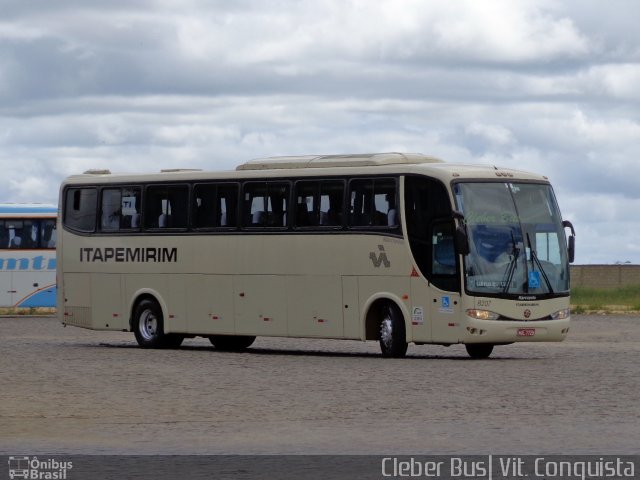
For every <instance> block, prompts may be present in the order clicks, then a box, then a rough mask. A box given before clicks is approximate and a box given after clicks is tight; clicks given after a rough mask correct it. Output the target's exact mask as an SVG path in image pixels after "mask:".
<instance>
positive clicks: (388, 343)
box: [380, 303, 408, 358]
mask: <svg viewBox="0 0 640 480" xmlns="http://www.w3.org/2000/svg"><path fill="white" fill-rule="evenodd" d="M381 313H382V315H381V320H380V350H382V356H383V357H389V358H402V357H404V356H405V354H406V353H407V347H408V344H407V335H406V332H405V326H404V318H403V316H402V313H401V312H400V311H399V310H398V307H396V306H395V305H393V304H391V303H389V304H386V305H384V306H383V307H382V310H381Z"/></svg>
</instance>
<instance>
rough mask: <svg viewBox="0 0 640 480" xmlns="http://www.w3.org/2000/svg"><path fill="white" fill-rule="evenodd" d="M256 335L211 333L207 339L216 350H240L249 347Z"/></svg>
mask: <svg viewBox="0 0 640 480" xmlns="http://www.w3.org/2000/svg"><path fill="white" fill-rule="evenodd" d="M255 340H256V337H254V336H250V335H211V336H210V337H209V341H210V342H211V345H213V346H214V347H215V348H216V350H223V351H226V352H241V351H243V350H246V349H247V348H249V347H250V346H251V345H252V344H253V342H255Z"/></svg>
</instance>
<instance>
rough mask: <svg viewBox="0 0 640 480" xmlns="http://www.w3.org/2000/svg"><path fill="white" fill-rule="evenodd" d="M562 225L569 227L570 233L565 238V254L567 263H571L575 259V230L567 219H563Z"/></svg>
mask: <svg viewBox="0 0 640 480" xmlns="http://www.w3.org/2000/svg"><path fill="white" fill-rule="evenodd" d="M562 227H563V228H569V229H571V235H570V236H569V238H568V239H567V243H568V245H567V254H568V256H569V263H573V262H574V261H575V259H576V230H575V228H573V224H572V223H571V222H570V221H569V220H564V221H563V222H562Z"/></svg>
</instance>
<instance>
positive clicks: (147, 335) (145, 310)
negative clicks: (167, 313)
mask: <svg viewBox="0 0 640 480" xmlns="http://www.w3.org/2000/svg"><path fill="white" fill-rule="evenodd" d="M133 318H134V321H133V333H134V335H135V337H136V341H137V342H138V345H140V346H141V347H142V348H178V347H179V346H180V345H181V344H182V341H183V340H184V337H182V336H181V335H176V334H166V333H164V320H163V316H162V309H161V308H160V305H158V302H156V301H155V300H150V299H145V300H142V301H141V302H140V303H139V304H138V305H137V307H136V309H135V312H134V314H133Z"/></svg>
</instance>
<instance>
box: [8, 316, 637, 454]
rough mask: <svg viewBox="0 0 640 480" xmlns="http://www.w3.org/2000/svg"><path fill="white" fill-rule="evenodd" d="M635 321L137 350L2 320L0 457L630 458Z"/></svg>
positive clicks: (124, 338) (117, 339)
mask: <svg viewBox="0 0 640 480" xmlns="http://www.w3.org/2000/svg"><path fill="white" fill-rule="evenodd" d="M639 364H640V318H638V317H631V316H626V317H625V316H608V317H604V316H577V317H574V324H573V326H572V330H571V332H570V336H569V339H568V340H567V341H566V342H564V343H559V344H528V345H522V344H520V345H511V346H505V347H500V348H497V349H496V350H495V351H494V354H493V356H492V358H491V359H489V360H486V361H473V360H469V359H468V358H467V355H466V352H465V350H464V347H463V346H453V347H450V348H444V347H435V346H423V347H416V346H410V347H409V357H408V358H406V359H403V360H395V359H393V360H389V359H382V358H381V357H380V356H379V353H378V346H377V344H376V343H375V342H368V343H362V342H351V341H325V340H321V341H318V340H296V339H268V338H260V339H258V341H257V342H256V343H255V344H254V347H252V348H251V349H250V350H249V351H248V352H246V353H241V354H238V353H222V352H216V351H215V350H213V348H212V347H211V346H210V344H209V342H208V341H206V340H203V339H196V340H187V341H186V342H185V344H184V346H183V348H182V349H180V350H177V351H161V350H142V349H139V348H137V346H136V344H135V340H134V339H133V334H127V333H112V332H108V333H105V332H94V331H88V330H82V329H78V328H74V327H67V328H63V327H62V326H61V325H60V324H58V323H57V321H56V320H55V319H52V318H40V319H36V318H19V319H16V318H3V319H0V366H1V368H0V453H4V454H14V453H16V452H23V453H25V454H37V453H40V452H42V453H50V454H53V453H85V454H102V453H125V454H134V453H135V454H151V453H158V454H170V453H174V454H204V453H314V454H315V453H354V454H355V453H358V454H359V453H376V454H392V453H404V454H409V453H416V454H417V453H451V454H463V453H477V454H488V453H494V454H495V453H503V454H550V453H558V454H560V453H583V454H587V453H590V454H606V453H609V454H623V453H628V454H637V453H639V451H638V445H640V400H639V399H638V393H639V392H640V388H639V387H640V374H639V368H638V365H639Z"/></svg>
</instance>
